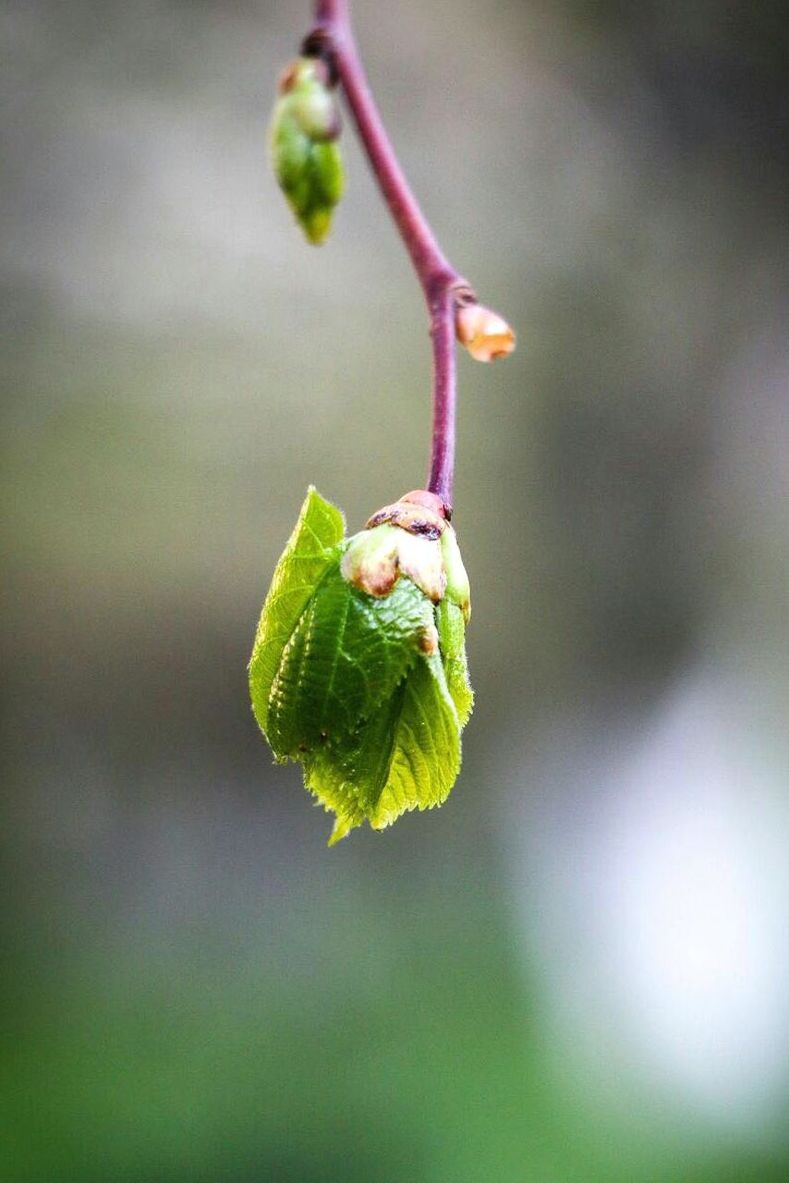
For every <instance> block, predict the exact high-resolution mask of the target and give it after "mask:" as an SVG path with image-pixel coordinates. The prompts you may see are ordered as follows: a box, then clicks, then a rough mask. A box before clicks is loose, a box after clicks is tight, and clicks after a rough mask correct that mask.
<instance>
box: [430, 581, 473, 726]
mask: <svg viewBox="0 0 789 1183" xmlns="http://www.w3.org/2000/svg"><path fill="white" fill-rule="evenodd" d="M436 624H437V625H438V643H439V648H440V650H441V660H442V662H443V665H444V673H445V675H446V679H447V686H448V687H449V693H450V694H451V696H452V701H453V702H454V704H455V709H456V710H457V713H458V718H459V720H460V726H461V727H465V726H466V724H467V723H468V721H469V717H470V715H471V712H472V710H473V707H474V691H473V690H472V689H471V684H470V682H469V678H468V663H467V661H466V621H465V618H464V615H463V610H462V608H460V607H459V606H458V605H457V604H454V603H452V601H451V600H450V599H448V598H445V599H443V600H442V601H441V603H440V604H439V605H438V607H437V609H436Z"/></svg>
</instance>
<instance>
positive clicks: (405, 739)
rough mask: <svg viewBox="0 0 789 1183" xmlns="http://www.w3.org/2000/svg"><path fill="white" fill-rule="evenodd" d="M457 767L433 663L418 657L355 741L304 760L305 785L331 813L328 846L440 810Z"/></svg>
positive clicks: (455, 738)
mask: <svg viewBox="0 0 789 1183" xmlns="http://www.w3.org/2000/svg"><path fill="white" fill-rule="evenodd" d="M459 769H460V725H459V722H458V716H457V712H456V710H455V706H454V703H453V702H452V698H451V696H450V694H449V690H448V688H447V683H446V679H445V677H444V670H443V667H442V664H441V660H440V658H439V657H438V656H437V655H436V656H431V657H425V656H420V657H419V658H418V660H417V661H416V662H415V664H414V665H413V667H412V668H411V670H410V671H409V672H408V674H407V675H406V677H405V678H404V680H403V682H402V683H401V684H400V686H399V687H398V690H397V693H396V694H394V695H393V696H392V697H391V698H389V699H388V700H387V701H386V702H385V703H384V704H383V705H382V707H381V708H380V710H379V711H378V712H377V713H376V714H375V715H374V716H373V717H372V718H370V719H368V720H367V722H366V723H365V726H364V728H362V729H361V730H360V731H359V733H358V735H357V736H356V738H355V741H353V742H350V743H346V744H339V745H332V744H328V745H327V746H326V747H325V748H324V749H322V750H321V751H319V752H316V753H315V754H314V756H311V757H309V758H308V759H307V760H305V780H306V784H307V787H308V788H309V789H310V790H311V791H312V792H314V793H315V794H316V796H317V797H318V798H319V800H320V801H321V802H322V803H323V804H324V805H327V806H328V807H329V808H331V809H334V810H335V812H336V813H337V824H336V825H335V828H334V832H333V834H332V838H331V841H332V842H336V841H338V840H339V839H340V838H342V837H344V836H345V834H346V833H347V832H348V830H349V829H351V828H352V827H353V826H355V825H359V823H360V822H361V821H362V820H363V818H365V817H366V818H367V819H368V820H369V821H370V824H371V825H372V826H373V827H374V828H375V829H383V828H384V827H385V826H388V825H390V824H391V823H392V822H393V821H395V819H396V818H398V817H399V816H400V815H401V814H402V813H405V812H406V811H407V810H410V809H429V808H432V807H433V806H435V805H440V804H441V803H442V802H443V801H444V800H446V797H447V796H448V794H449V791H450V789H451V788H452V785H453V784H454V782H455V779H456V777H457V774H458V771H459Z"/></svg>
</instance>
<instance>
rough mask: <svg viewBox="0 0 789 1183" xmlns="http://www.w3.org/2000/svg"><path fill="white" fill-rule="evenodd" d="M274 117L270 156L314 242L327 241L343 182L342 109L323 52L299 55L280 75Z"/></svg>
mask: <svg viewBox="0 0 789 1183" xmlns="http://www.w3.org/2000/svg"><path fill="white" fill-rule="evenodd" d="M280 91H281V95H280V98H279V99H278V100H277V103H276V106H275V107H274V113H273V116H272V120H271V133H270V135H271V160H272V164H273V167H274V173H275V175H276V178H277V181H278V182H279V185H280V188H281V189H282V191H283V193H284V194H285V196H286V197H287V199H288V203H289V204H290V207H291V209H292V210H293V212H294V214H295V215H296V220H297V221H298V223H299V225H300V226H301V228H302V230H303V231H304V233H305V234H306V236H307V238H308V239H309V240H310V242H312V243H315V244H319V243H321V242H323V240H324V239H325V238H326V236H327V235H328V233H329V230H330V229H331V220H332V213H333V211H334V207H335V206H336V205H337V203H338V202H339V200H340V198H341V197H342V193H343V188H344V184H345V180H344V174H343V167H342V155H341V153H340V148H339V144H338V143H337V138H338V136H339V134H340V115H339V110H338V108H337V103H336V101H335V98H334V95H333V93H332V90H331V88H330V86H329V79H328V75H327V70H326V67H325V65H324V63H323V62H322V61H320V59H319V58H299V59H298V60H297V61H296V62H294V63H293V65H291V66H290V67H289V68H288V69H287V70H286V71H285V73H284V75H283V76H282V79H281V81H280Z"/></svg>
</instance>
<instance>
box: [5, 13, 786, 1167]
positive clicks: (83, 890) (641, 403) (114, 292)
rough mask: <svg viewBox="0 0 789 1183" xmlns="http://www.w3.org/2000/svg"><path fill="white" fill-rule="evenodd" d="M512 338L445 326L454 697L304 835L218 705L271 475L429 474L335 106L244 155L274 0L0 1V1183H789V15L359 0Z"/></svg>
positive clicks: (267, 70) (245, 602) (257, 556)
mask: <svg viewBox="0 0 789 1183" xmlns="http://www.w3.org/2000/svg"><path fill="white" fill-rule="evenodd" d="M354 7H355V15H356V22H357V28H358V35H359V40H360V42H361V46H362V49H363V52H364V55H365V58H366V61H367V65H368V70H369V73H370V76H371V79H372V81H373V83H374V85H375V88H376V91H377V93H378V96H379V99H380V103H381V106H382V109H383V112H384V115H385V117H386V118H387V120H388V123H389V125H390V128H391V130H392V134H393V138H394V140H395V143H396V145H397V148H398V150H399V151H400V153H401V156H402V160H403V163H404V165H405V167H406V169H407V171H408V173H409V176H410V177H411V179H412V182H413V184H414V187H415V189H416V191H417V193H418V194H419V196H420V198H421V199H422V200H423V202H424V206H425V210H426V212H427V214H428V215H429V217H430V218H431V219H432V220H433V222H434V225H435V228H436V231H437V233H438V235H439V237H440V238H441V240H442V242H443V244H444V246H445V249H446V251H447V253H448V254H449V255H450V257H451V258H452V259H453V260H455V261H456V263H457V265H458V266H459V268H460V269H461V270H462V271H463V272H464V274H466V275H468V277H469V278H470V279H471V280H472V281H473V282H474V284H475V285H476V287H477V288H478V290H479V292H480V295H481V296H482V297H483V298H484V299H485V300H486V301H487V302H489V303H491V304H493V305H494V306H495V307H497V308H500V309H501V311H502V312H503V313H504V314H505V315H506V316H507V317H508V318H509V319H510V320H511V321H512V322H513V323H514V325H515V326H516V328H517V329H518V332H519V349H518V352H517V353H516V354H515V356H514V357H513V358H512V359H510V360H509V361H507V362H500V363H498V364H497V365H495V366H492V367H487V368H486V367H482V366H478V365H476V364H475V363H473V362H471V361H470V360H469V359H466V358H465V357H464V358H461V359H460V421H459V455H458V461H459V468H458V477H457V489H456V518H455V522H456V525H457V528H458V532H459V536H460V539H461V542H462V545H463V550H464V556H465V559H466V563H467V566H468V568H469V572H470V574H471V578H472V586H473V589H474V617H473V621H472V627H471V630H470V634H469V649H470V660H471V665H472V672H473V677H474V683H475V687H476V690H477V695H478V706H477V710H476V712H475V715H474V718H473V720H472V723H471V725H470V726H469V728H468V730H467V732H466V736H465V766H464V770H463V773H462V776H461V779H460V781H459V783H458V785H457V787H456V789H455V791H454V793H453V795H452V798H451V799H450V802H449V803H448V804H447V806H446V807H445V808H444V809H442V810H440V811H435V812H432V813H427V814H423V815H410V816H408V817H406V818H404V819H403V820H402V821H400V822H399V823H398V824H397V826H396V827H394V828H393V829H392V830H389V831H386V832H384V833H383V834H373V833H371V832H369V831H365V832H361V831H360V832H357V833H355V834H353V835H352V836H351V837H350V838H349V839H348V840H347V841H345V842H344V843H342V844H341V846H340V847H338V848H336V849H334V850H331V851H328V850H327V849H326V846H325V841H326V838H327V836H328V832H329V828H330V822H329V819H328V818H327V816H326V815H325V814H324V813H323V812H322V811H320V810H318V809H316V808H313V807H312V806H311V803H310V800H309V798H308V797H307V796H306V794H304V792H303V790H302V789H301V787H300V777H299V773H298V770H297V769H295V768H288V769H275V768H274V767H273V766H272V761H271V758H270V755H269V752H268V749H267V748H266V746H265V744H264V742H263V740H262V738H261V737H260V735H259V734H258V733H257V731H256V728H255V726H254V723H253V720H252V716H251V713H250V710H249V706H248V700H247V689H246V676H245V666H246V661H247V658H248V654H249V650H250V647H251V643H252V636H253V631H254V627H255V622H256V618H257V614H258V611H259V608H260V603H261V601H262V598H263V595H264V593H265V591H266V587H267V584H268V580H269V578H270V575H271V572H272V569H273V566H274V563H275V561H276V558H277V556H278V554H279V552H280V550H281V548H282V546H283V544H284V541H285V539H286V537H287V535H288V533H289V532H290V529H291V528H292V525H293V522H294V520H295V517H296V514H297V512H298V508H299V506H300V504H301V501H302V498H303V495H304V490H305V487H306V485H307V484H308V483H309V482H314V483H315V484H316V485H317V486H318V488H319V489H320V491H321V492H322V493H323V494H324V495H325V496H327V497H329V498H330V499H332V500H333V501H335V502H336V503H338V504H339V505H341V506H342V507H343V509H344V510H345V512H346V515H347V518H348V522H349V525H350V527H351V528H353V529H355V528H358V527H359V526H360V525H361V523H362V522H363V521H364V519H365V518H366V516H367V515H368V514H369V513H370V512H371V511H372V510H374V509H376V508H377V507H378V506H380V505H382V504H384V503H386V502H387V501H390V500H392V498H393V497H395V496H396V495H397V494H399V493H402V492H404V491H405V490H406V489H409V488H412V487H414V486H416V485H419V484H421V483H422V481H423V479H424V472H425V468H426V463H427V451H428V430H429V406H428V402H429V349H428V341H427V336H426V324H425V315H424V311H423V308H422V305H421V302H420V296H419V292H418V288H417V286H416V283H415V281H414V279H413V277H412V275H411V273H410V271H409V266H408V263H407V260H406V258H405V256H404V253H403V251H402V249H401V247H400V244H399V242H398V240H397V238H396V235H395V233H394V231H393V229H392V227H391V225H390V223H389V221H388V219H387V215H386V212H385V210H384V208H383V206H382V204H381V202H380V201H379V200H378V199H377V197H376V193H375V191H374V188H373V184H372V182H371V179H370V176H369V173H368V170H367V167H366V164H365V162H364V160H363V159H362V157H361V156H360V153H359V151H358V148H357V147H356V145H355V143H354V140H353V136H352V135H351V134H350V132H349V134H347V135H346V137H345V138H346V151H347V164H348V172H349V178H350V180H349V187H348V194H347V199H346V201H345V202H344V204H343V206H342V207H341V210H340V213H339V216H338V218H337V224H336V229H335V232H334V234H333V235H332V238H331V240H330V242H329V244H328V245H327V246H326V247H324V248H322V249H321V250H318V251H316V250H313V249H309V248H308V247H307V246H306V245H305V244H304V242H303V241H302V240H301V238H300V235H299V233H298V231H297V230H296V228H295V227H294V225H293V224H292V221H291V218H290V216H289V214H288V211H287V209H286V208H285V205H284V202H283V201H282V200H281V198H280V195H279V194H278V192H277V191H276V187H275V185H274V183H273V181H272V179H271V177H270V175H269V171H268V169H267V164H266V150H265V141H266V123H267V118H268V111H269V109H270V105H271V101H272V96H273V92H274V85H275V79H276V77H277V74H278V72H279V70H280V68H281V67H282V65H283V64H284V63H285V62H286V61H287V60H288V59H289V57H290V56H291V55H292V53H293V51H294V49H295V47H296V46H297V44H298V41H299V40H300V38H301V36H302V35H303V33H304V32H306V30H307V27H308V25H309V12H308V5H307V4H306V3H305V4H293V3H286V2H285V0H280V2H278V3H267V2H265V0H255V2H253V0H189V2H186V0H181V2H178V0H131V2H127V3H120V0H101V2H99V0H71V2H70V3H68V4H63V3H58V2H57V0H6V2H5V3H4V5H3V10H2V29H3V44H4V53H5V58H6V62H5V69H4V78H5V81H4V83H3V87H4V91H5V103H4V111H5V115H4V117H3V160H4V165H3V181H4V184H3V188H4V202H3V234H2V246H1V247H0V250H1V256H0V257H1V258H2V280H3V294H4V300H3V343H4V367H3V382H2V395H3V398H2V413H3V427H4V431H3V492H4V504H5V506H6V510H7V512H6V515H5V539H4V541H5V547H4V552H5V584H6V597H5V599H6V611H5V614H4V615H5V625H4V671H5V675H6V690H7V694H6V710H5V714H4V745H3V748H4V755H5V765H6V777H5V784H6V786H7V788H6V791H5V793H4V811H3V812H4V818H3V826H2V840H1V842H2V865H3V869H4V904H5V906H4V908H3V918H2V930H1V931H0V937H1V938H2V970H3V1002H2V1015H3V1028H4V1034H3V1040H2V1045H1V1050H0V1177H2V1179H3V1180H9V1183H94V1181H95V1183H106V1181H107V1180H112V1181H113V1183H179V1181H182V1180H183V1181H190V1183H191V1181H195V1183H202V1181H204V1180H205V1181H206V1183H208V1181H211V1183H214V1181H219V1180H223V1181H225V1180H226V1181H228V1183H253V1181H261V1183H356V1181H359V1183H363V1181H364V1183H390V1181H391V1183H403V1181H408V1183H466V1181H469V1183H477V1181H479V1183H483V1181H484V1183H488V1181H490V1183H532V1181H533V1183H597V1181H601V1183H603V1181H605V1183H619V1181H621V1183H647V1181H654V1183H673V1181H677V1183H679V1181H683V1183H685V1181H694V1183H707V1181H708V1183H777V1181H779V1180H785V1179H787V1178H789V1121H787V1107H788V1102H789V869H788V868H787V858H786V854H787V848H788V846H789V728H788V727H787V708H788V707H789V674H788V670H789V665H788V664H787V656H789V654H788V652H787V650H788V649H789V645H787V623H788V622H789V597H787V586H788V584H789V580H788V579H787V575H788V574H789V481H787V460H786V457H787V452H788V451H789V420H788V419H787V407H786V401H787V392H788V391H789V351H787V339H786V333H785V330H786V325H787V310H788V309H789V291H788V289H789V280H788V278H787V268H786V258H787V246H788V245H789V242H788V241H787V240H788V239H789V222H788V220H787V206H788V203H787V191H788V190H789V151H788V150H787V144H788V143H789V140H787V137H786V127H787V118H788V116H789V82H787V78H789V72H788V71H787V41H788V40H789V33H788V29H789V24H788V23H787V21H786V19H785V12H784V13H782V12H781V6H780V5H778V6H775V7H772V6H768V5H767V4H759V3H757V4H753V5H731V4H724V3H722V2H720V0H699V2H698V3H694V4H687V3H681V2H680V0H654V2H652V3H649V2H648V3H644V4H639V5H627V4H618V3H613V2H608V3H606V2H600V3H597V4H592V3H588V2H587V3H585V2H583V0H575V2H572V0H558V2H556V0H554V2H552V3H547V2H546V0H527V2H525V3H515V2H514V0H494V2H491V3H486V4H484V5H480V4H473V3H471V2H470V0H453V2H452V3H450V2H449V0H429V2H428V3H424V2H423V3H417V2H416V0H402V2H401V3H397V4H388V5H384V4H380V3H373V2H372V0H368V2H365V0H359V2H358V3H357V4H356V5H355V6H354Z"/></svg>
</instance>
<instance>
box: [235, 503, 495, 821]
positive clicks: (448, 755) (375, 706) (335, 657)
mask: <svg viewBox="0 0 789 1183" xmlns="http://www.w3.org/2000/svg"><path fill="white" fill-rule="evenodd" d="M469 610H470V609H469V589H468V578H467V576H466V572H465V568H464V567H463V563H462V560H461V558H460V552H459V550H458V547H457V541H456V538H455V533H454V530H453V529H452V527H451V526H450V525H449V522H448V521H447V520H446V518H445V511H444V507H443V505H442V503H441V502H440V500H439V498H437V497H435V496H434V495H433V494H430V493H426V492H424V491H422V490H418V491H416V492H414V493H409V494H407V495H406V496H405V497H403V498H401V500H400V501H398V502H395V503H394V505H390V506H386V507H385V508H384V509H383V510H381V511H379V513H377V514H374V515H373V517H372V518H371V519H370V521H369V522H368V523H367V527H366V528H365V529H364V530H362V531H360V533H358V534H356V535H354V536H353V537H352V538H350V539H345V538H344V530H343V520H342V515H341V514H340V512H339V510H337V509H335V507H334V506H332V505H330V504H329V503H328V502H327V501H324V500H323V498H322V497H321V496H320V495H319V494H318V493H317V492H316V490H315V489H313V488H310V490H309V492H308V493H307V498H306V500H305V502H304V505H303V506H302V510H301V514H300V515H299V520H298V522H297V524H296V528H295V530H294V532H293V534H292V536H291V538H290V540H289V542H288V545H287V546H286V548H285V551H284V553H283V555H282V557H281V559H280V561H279V563H278V564H277V568H276V571H275V572H274V578H273V580H272V583H271V588H270V590H269V593H268V596H267V597H266V602H265V604H264V605H263V612H262V615H261V617H260V623H259V625H258V630H257V636H256V638H255V646H254V649H253V653H252V660H251V662H250V667H249V680H250V690H251V694H252V705H253V709H254V712H255V716H256V718H257V720H258V723H259V724H260V727H261V729H262V730H263V732H264V734H265V735H266V738H267V739H268V741H269V744H270V745H271V748H272V750H273V752H274V755H275V756H276V758H277V759H278V760H280V761H285V760H288V759H291V760H298V761H300V762H301V763H302V764H303V766H304V781H305V785H306V787H307V788H308V789H309V790H310V792H312V793H313V794H314V795H315V797H317V799H318V801H319V802H320V803H321V804H322V805H323V806H324V807H325V808H326V809H329V810H332V811H333V812H334V813H335V814H336V822H335V826H334V830H333V832H332V836H331V838H330V843H332V842H336V841H338V840H339V839H340V838H343V837H345V835H346V834H347V833H348V831H349V830H351V829H352V828H353V827H354V826H358V825H361V824H362V822H364V821H365V820H367V821H368V822H369V823H370V825H371V826H372V827H373V828H374V829H383V828H384V827H385V826H388V825H390V824H391V822H393V821H395V820H396V818H398V817H399V816H400V815H401V814H402V813H404V812H406V811H407V810H410V809H427V808H431V807H433V806H435V805H440V804H441V803H442V802H443V801H445V800H446V798H447V796H448V794H449V792H450V790H451V788H452V786H453V784H454V782H455V780H456V778H457V774H458V772H459V770H460V734H461V731H462V730H463V727H464V726H465V724H466V722H467V721H468V717H469V715H470V714H471V708H472V704H473V694H472V691H471V687H470V685H469V681H468V671H467V666H466V654H465V627H466V622H467V620H468V615H469Z"/></svg>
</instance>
